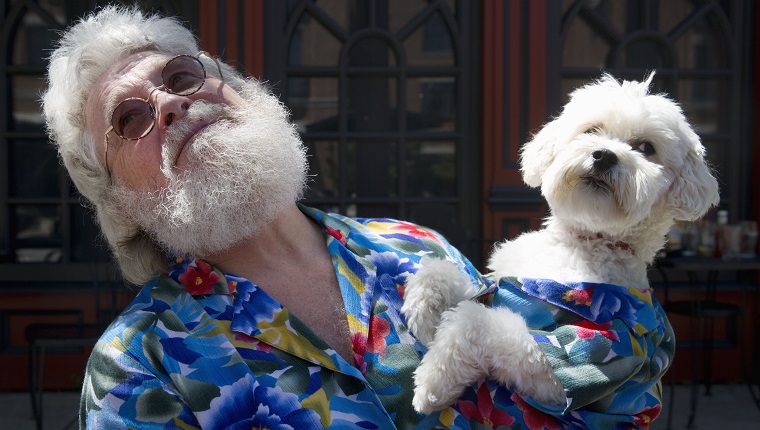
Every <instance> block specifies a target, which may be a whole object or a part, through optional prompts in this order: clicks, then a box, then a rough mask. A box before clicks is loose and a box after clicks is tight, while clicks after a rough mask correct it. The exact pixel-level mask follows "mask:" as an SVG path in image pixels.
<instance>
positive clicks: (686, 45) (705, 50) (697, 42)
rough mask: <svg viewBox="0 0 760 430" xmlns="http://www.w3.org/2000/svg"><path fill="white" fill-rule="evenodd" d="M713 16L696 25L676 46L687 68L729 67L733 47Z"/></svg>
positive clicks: (685, 33)
mask: <svg viewBox="0 0 760 430" xmlns="http://www.w3.org/2000/svg"><path fill="white" fill-rule="evenodd" d="M715 21H716V20H715V19H714V18H713V17H712V15H708V17H707V18H703V19H701V20H699V21H697V22H696V23H694V24H693V25H692V26H691V27H690V28H689V29H688V30H687V31H686V32H684V34H683V35H681V37H679V38H678V39H676V40H675V42H674V45H675V49H676V52H677V53H678V58H679V61H680V63H681V64H679V66H681V67H685V68H698V69H703V68H708V69H709V68H723V67H728V66H729V62H730V61H729V58H730V55H731V49H732V47H731V46H729V44H728V43H726V41H725V39H724V37H723V36H724V35H723V33H722V32H721V30H720V27H719V26H718V25H717V23H716V22H715Z"/></svg>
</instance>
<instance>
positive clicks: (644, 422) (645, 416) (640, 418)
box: [633, 405, 662, 428]
mask: <svg viewBox="0 0 760 430" xmlns="http://www.w3.org/2000/svg"><path fill="white" fill-rule="evenodd" d="M661 410H662V406H661V405H657V406H654V407H651V408H646V409H644V410H643V411H641V412H639V413H638V414H636V415H634V418H633V422H634V423H636V424H638V425H640V426H642V428H649V424H650V423H651V422H652V421H653V420H654V419H655V418H657V417H658V416H660V411H661Z"/></svg>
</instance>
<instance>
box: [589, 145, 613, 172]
mask: <svg viewBox="0 0 760 430" xmlns="http://www.w3.org/2000/svg"><path fill="white" fill-rule="evenodd" d="M591 156H592V157H594V169H596V170H597V171H599V172H605V171H607V170H609V169H610V168H611V167H612V166H614V165H616V164H617V162H618V157H617V155H615V153H614V152H612V151H610V150H609V149H600V150H598V151H594V152H592V153H591Z"/></svg>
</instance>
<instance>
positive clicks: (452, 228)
mask: <svg viewBox="0 0 760 430" xmlns="http://www.w3.org/2000/svg"><path fill="white" fill-rule="evenodd" d="M406 219H408V220H409V221H411V222H413V223H415V224H419V225H421V226H423V227H427V228H431V229H433V230H435V231H437V232H438V233H440V234H442V235H443V237H445V238H446V240H448V241H449V242H450V243H451V244H452V245H454V246H455V247H457V248H460V249H462V248H463V247H464V245H466V238H467V232H466V231H465V230H464V229H463V226H462V223H461V222H460V221H459V217H458V216H457V208H456V205H453V204H444V203H424V204H416V205H410V206H409V214H408V216H407V217H406Z"/></svg>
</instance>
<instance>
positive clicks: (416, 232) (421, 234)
mask: <svg viewBox="0 0 760 430" xmlns="http://www.w3.org/2000/svg"><path fill="white" fill-rule="evenodd" d="M392 230H401V231H403V232H406V233H408V234H409V236H412V237H416V238H425V237H426V238H430V239H434V240H435V241H436V242H438V237H436V235H435V234H433V233H432V232H430V231H428V230H424V229H422V228H420V227H419V226H417V225H414V224H411V223H408V222H403V221H402V222H399V223H398V224H397V225H396V226H394V227H392Z"/></svg>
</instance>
